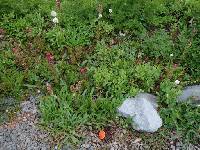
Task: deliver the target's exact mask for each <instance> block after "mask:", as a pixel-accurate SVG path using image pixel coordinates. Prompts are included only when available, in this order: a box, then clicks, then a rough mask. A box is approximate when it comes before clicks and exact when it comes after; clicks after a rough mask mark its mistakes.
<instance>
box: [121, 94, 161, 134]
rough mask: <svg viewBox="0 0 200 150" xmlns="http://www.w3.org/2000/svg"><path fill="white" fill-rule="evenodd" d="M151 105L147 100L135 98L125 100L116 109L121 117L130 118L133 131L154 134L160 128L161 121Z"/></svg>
mask: <svg viewBox="0 0 200 150" xmlns="http://www.w3.org/2000/svg"><path fill="white" fill-rule="evenodd" d="M155 107H156V104H155V105H153V103H151V102H150V101H149V100H148V99H147V98H145V96H144V97H142V96H136V97H135V98H128V99H126V100H125V101H124V102H123V104H122V105H121V106H120V107H119V108H118V112H119V114H120V115H122V116H123V117H131V118H132V126H133V128H134V129H135V130H138V131H145V132H155V131H157V130H158V129H159V128H160V127H161V126H162V119H161V118H160V116H159V114H158V112H157V111H156V109H155Z"/></svg>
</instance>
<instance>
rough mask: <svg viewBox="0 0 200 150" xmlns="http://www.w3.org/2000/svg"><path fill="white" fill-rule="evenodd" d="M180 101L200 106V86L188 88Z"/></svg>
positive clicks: (180, 97) (179, 98)
mask: <svg viewBox="0 0 200 150" xmlns="http://www.w3.org/2000/svg"><path fill="white" fill-rule="evenodd" d="M178 101H179V102H186V101H190V102H191V103H192V104H195V105H197V106H200V85H194V86H187V87H186V88H185V89H184V90H183V92H182V94H181V95H180V96H179V97H178Z"/></svg>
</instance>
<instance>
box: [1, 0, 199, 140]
mask: <svg viewBox="0 0 200 150" xmlns="http://www.w3.org/2000/svg"><path fill="white" fill-rule="evenodd" d="M77 8H78V9H77ZM109 9H112V12H109ZM52 10H56V11H57V18H58V20H59V23H58V24H54V23H53V22H52V19H53V17H52V16H51V15H50V13H51V11H52ZM199 10H200V3H199V1H198V0H190V1H188V0H140V1H138V0H131V1H130V0H115V1H108V0H101V1H94V0H63V1H62V3H61V9H57V8H56V6H55V4H54V1H48V2H47V1H46V0H30V1H26V0H20V1H19V2H18V3H16V2H14V1H13V0H8V1H7V0H2V1H1V10H0V13H1V19H0V47H2V50H0V94H1V96H2V97H8V96H13V97H17V98H20V97H23V96H24V93H25V92H24V91H26V92H27V91H28V92H33V91H36V89H40V90H41V91H42V93H44V97H42V99H41V101H40V106H39V107H40V111H41V116H42V118H41V123H42V125H43V126H45V127H46V128H49V129H50V130H51V131H52V132H53V133H55V134H59V133H64V134H65V135H67V134H69V135H74V136H71V139H70V138H69V140H71V141H74V140H75V139H74V138H73V137H76V138H77V139H79V136H78V135H76V130H77V129H78V128H79V127H81V126H84V125H90V126H92V127H94V128H103V127H104V126H106V124H108V123H109V122H112V121H114V120H115V117H116V107H117V106H118V105H119V104H120V103H122V101H123V100H124V99H125V98H126V97H130V96H135V95H136V94H137V93H138V92H140V91H146V92H153V93H157V94H158V96H159V99H160V105H159V107H160V109H159V110H160V112H161V115H162V118H163V120H164V124H165V128H168V129H175V130H177V131H179V132H180V135H181V136H184V135H186V137H187V138H186V139H188V140H191V139H195V140H196V139H197V138H198V136H199V127H198V124H199V122H200V121H199V118H200V117H199V114H200V112H199V108H195V107H194V106H191V105H189V104H178V103H177V102H176V98H177V96H178V94H179V93H180V88H181V86H176V85H175V84H174V81H175V80H177V79H179V80H181V83H185V82H187V83H189V84H190V83H193V82H194V81H195V82H196V81H199V75H200V72H199V70H200V68H199V63H200V62H199V57H200V52H199V43H200V41H199V39H200V37H199V35H200V34H199V31H200V25H199V24H200V18H199V16H200V15H199V14H200V11H199ZM99 14H102V18H98V16H99ZM119 33H121V34H119ZM122 33H124V34H122ZM5 42H6V43H8V44H6V46H1V45H3V44H2V43H5ZM47 54H48V55H47ZM47 82H48V83H50V84H51V88H52V89H51V90H52V92H51V93H49V92H48V90H47V87H46V83H47ZM27 87H28V88H27ZM2 103H3V102H2ZM4 111H5V110H3V111H2V112H4ZM75 141H76V140H75ZM196 141H197V140H196Z"/></svg>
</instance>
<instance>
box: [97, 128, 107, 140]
mask: <svg viewBox="0 0 200 150" xmlns="http://www.w3.org/2000/svg"><path fill="white" fill-rule="evenodd" d="M105 137H106V133H105V131H103V130H100V131H99V139H100V140H103V139H104V138H105Z"/></svg>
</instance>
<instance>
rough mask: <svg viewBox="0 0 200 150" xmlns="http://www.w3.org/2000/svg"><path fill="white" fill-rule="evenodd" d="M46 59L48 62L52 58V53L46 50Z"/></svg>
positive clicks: (51, 60)
mask: <svg viewBox="0 0 200 150" xmlns="http://www.w3.org/2000/svg"><path fill="white" fill-rule="evenodd" d="M46 59H47V61H48V63H52V62H53V59H54V56H53V54H52V53H51V52H47V53H46Z"/></svg>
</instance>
